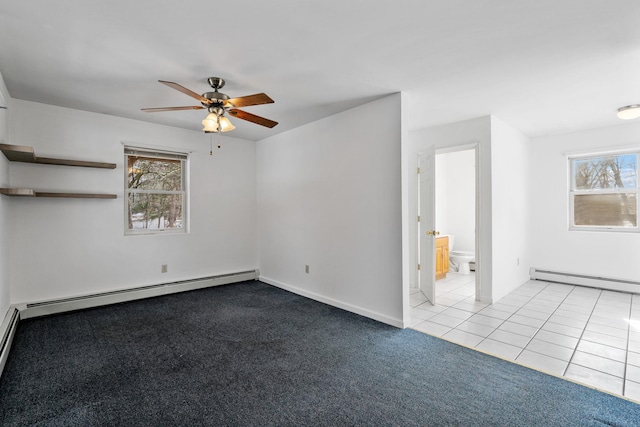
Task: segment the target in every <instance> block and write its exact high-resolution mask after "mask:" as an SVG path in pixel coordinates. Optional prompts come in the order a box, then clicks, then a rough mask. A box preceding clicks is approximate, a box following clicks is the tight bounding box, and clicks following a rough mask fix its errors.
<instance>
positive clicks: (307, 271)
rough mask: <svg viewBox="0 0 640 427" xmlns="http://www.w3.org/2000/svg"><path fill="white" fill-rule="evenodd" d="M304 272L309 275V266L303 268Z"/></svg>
mask: <svg viewBox="0 0 640 427" xmlns="http://www.w3.org/2000/svg"><path fill="white" fill-rule="evenodd" d="M304 272H305V273H307V274H309V264H307V265H305V266H304Z"/></svg>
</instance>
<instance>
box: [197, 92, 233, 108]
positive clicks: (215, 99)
mask: <svg viewBox="0 0 640 427" xmlns="http://www.w3.org/2000/svg"><path fill="white" fill-rule="evenodd" d="M202 97H203V98H207V99H208V100H209V101H210V102H206V103H205V102H203V103H202V105H204V106H205V107H210V106H215V105H224V102H225V101H226V100H227V99H229V95H226V94H224V93H220V92H205V93H203V94H202Z"/></svg>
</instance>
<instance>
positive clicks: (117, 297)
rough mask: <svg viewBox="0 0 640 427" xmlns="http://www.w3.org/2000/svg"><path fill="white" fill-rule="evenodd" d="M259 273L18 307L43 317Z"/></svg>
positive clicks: (22, 313) (24, 315)
mask: <svg viewBox="0 0 640 427" xmlns="http://www.w3.org/2000/svg"><path fill="white" fill-rule="evenodd" d="M258 276H259V271H258V270H257V269H256V270H249V271H241V272H237V273H229V274H221V275H217V276H209V277H202V278H198V279H192V280H183V281H178V282H169V283H161V284H157V285H149V286H141V287H137V288H129V289H122V290H117V291H109V292H101V293H96V294H90V295H81V296H76V297H69V298H61V299H55V300H50V301H39V302H33V303H27V304H22V305H18V308H19V309H20V318H21V319H29V318H31V317H38V316H46V315H49V314H56V313H63V312H66V311H73V310H81V309H85V308H92V307H99V306H102V305H109V304H117V303H121V302H127V301H133V300H137V299H143V298H150V297H155V296H161V295H169V294H174V293H178V292H185V291H193V290H196V289H203V288H208V287H211V286H219V285H226V284H229V283H236V282H243V281H245V280H256V279H257V278H258Z"/></svg>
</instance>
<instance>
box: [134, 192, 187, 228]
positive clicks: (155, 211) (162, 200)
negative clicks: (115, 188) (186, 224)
mask: <svg viewBox="0 0 640 427" xmlns="http://www.w3.org/2000/svg"><path fill="white" fill-rule="evenodd" d="M128 203H129V206H128V212H129V229H130V230H142V229H153V230H163V229H169V228H171V229H176V228H182V224H183V221H182V195H181V194H137V193H130V194H129V201H128Z"/></svg>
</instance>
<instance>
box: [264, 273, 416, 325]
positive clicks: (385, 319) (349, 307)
mask: <svg viewBox="0 0 640 427" xmlns="http://www.w3.org/2000/svg"><path fill="white" fill-rule="evenodd" d="M258 280H260V281H261V282H264V283H267V284H269V285H272V286H275V287H277V288H280V289H284V290H285V291H289V292H292V293H294V294H297V295H300V296H303V297H305V298H309V299H312V300H314V301H318V302H321V303H323V304H327V305H330V306H333V307H337V308H340V309H342V310H346V311H349V312H351V313H355V314H359V315H361V316H364V317H368V318H370V319H373V320H377V321H378V322H382V323H386V324H387V325H391V326H395V327H396V328H404V327H405V324H404V322H403V320H402V319H395V318H392V317H389V316H387V315H384V314H380V313H377V312H375V311H371V310H367V309H366V308H362V307H359V306H357V305H353V304H349V303H346V302H343V301H338V300H336V299H333V298H328V297H325V296H324V295H320V294H317V293H315V292H310V291H307V290H305V289H301V288H298V287H296V286H292V285H288V284H286V283H283V282H280V281H278V280H274V279H271V278H269V277H265V276H262V275H261V276H259V277H258Z"/></svg>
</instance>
